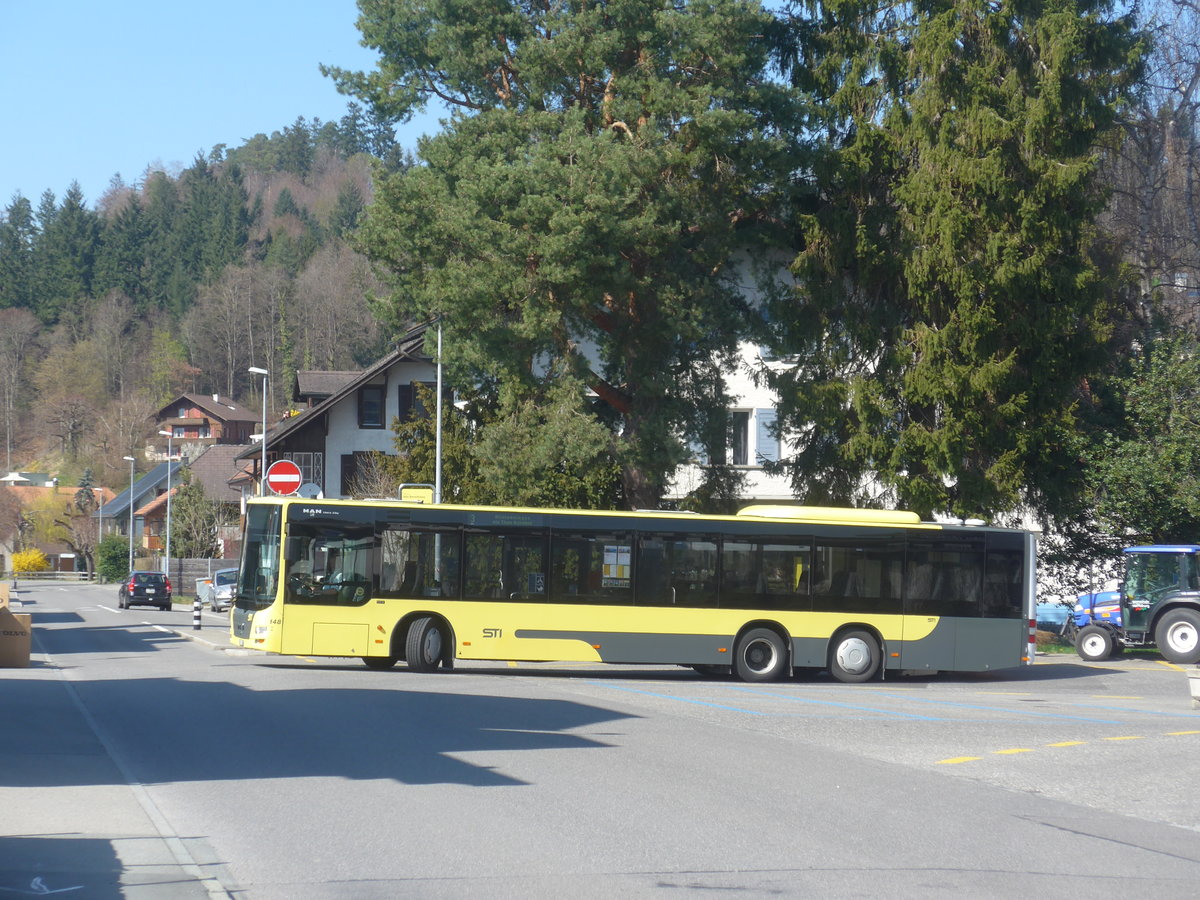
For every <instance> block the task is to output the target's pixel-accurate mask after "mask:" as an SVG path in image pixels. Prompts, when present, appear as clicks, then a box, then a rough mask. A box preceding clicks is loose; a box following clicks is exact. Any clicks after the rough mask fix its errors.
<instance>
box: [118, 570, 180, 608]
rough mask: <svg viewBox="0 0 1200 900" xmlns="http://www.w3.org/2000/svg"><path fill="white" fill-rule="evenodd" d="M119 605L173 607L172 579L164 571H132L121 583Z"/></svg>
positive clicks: (122, 606)
mask: <svg viewBox="0 0 1200 900" xmlns="http://www.w3.org/2000/svg"><path fill="white" fill-rule="evenodd" d="M117 606H119V607H121V609H129V607H131V606H157V607H158V608H159V609H170V608H171V580H170V579H169V578H167V576H166V575H165V574H163V573H162V572H130V573H129V577H128V578H126V579H125V581H124V583H122V585H121V593H120V595H119V596H118V598H117Z"/></svg>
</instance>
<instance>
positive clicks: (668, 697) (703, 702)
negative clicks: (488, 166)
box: [592, 681, 767, 716]
mask: <svg viewBox="0 0 1200 900" xmlns="http://www.w3.org/2000/svg"><path fill="white" fill-rule="evenodd" d="M592 684H595V685H600V686H601V687H606V688H610V689H612V690H614V691H625V692H626V693H628V694H643V695H645V696H647V697H657V698H659V699H660V700H678V701H679V702H680V703H693V704H695V705H696V706H710V707H712V708H713V709H727V710H730V711H731V712H740V713H746V714H747V715H750V716H765V715H767V713H764V712H761V711H759V710H757V709H745V708H743V707H740V706H726V705H724V704H722V703H709V702H708V701H707V700H690V699H688V698H687V697H680V696H679V695H678V694H660V693H658V692H657V691H641V690H637V689H636V688H628V687H622V686H621V685H617V684H610V683H609V682H607V681H593V682H592Z"/></svg>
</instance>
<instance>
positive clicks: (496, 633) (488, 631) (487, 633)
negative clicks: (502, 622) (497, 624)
mask: <svg viewBox="0 0 1200 900" xmlns="http://www.w3.org/2000/svg"><path fill="white" fill-rule="evenodd" d="M483 636H484V637H485V638H498V637H503V636H504V631H503V630H502V629H500V628H485V629H483Z"/></svg>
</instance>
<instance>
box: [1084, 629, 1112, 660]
mask: <svg viewBox="0 0 1200 900" xmlns="http://www.w3.org/2000/svg"><path fill="white" fill-rule="evenodd" d="M1075 650H1076V652H1077V653H1078V654H1079V656H1080V658H1081V659H1086V660H1087V661H1088V662H1100V661H1102V660H1105V659H1108V658H1109V657H1110V656H1112V652H1113V636H1112V634H1111V633H1110V632H1109V630H1108V629H1107V628H1102V627H1101V626H1099V625H1085V626H1083V627H1082V628H1080V629H1079V634H1077V635H1076V636H1075Z"/></svg>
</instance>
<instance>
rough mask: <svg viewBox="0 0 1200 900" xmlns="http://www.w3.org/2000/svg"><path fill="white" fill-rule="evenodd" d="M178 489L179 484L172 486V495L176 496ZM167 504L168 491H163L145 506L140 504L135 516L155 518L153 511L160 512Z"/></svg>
mask: <svg viewBox="0 0 1200 900" xmlns="http://www.w3.org/2000/svg"><path fill="white" fill-rule="evenodd" d="M178 491H179V485H175V486H174V487H172V488H171V496H172V497H174V496H175V494H176V493H177V492H178ZM166 505H167V492H166V491H163V492H162V493H161V494H159V495H158V496H156V497H155V498H154V499H153V500H151V501H150V502H149V503H147V504H145V505H144V506H139V507H138V508H137V509H135V510H134V511H133V514H134V515H135V516H140V517H142V518H153V515H152V513H155V512H158V510H160V509H164V508H165V507H166Z"/></svg>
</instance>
